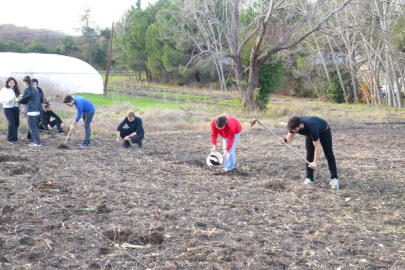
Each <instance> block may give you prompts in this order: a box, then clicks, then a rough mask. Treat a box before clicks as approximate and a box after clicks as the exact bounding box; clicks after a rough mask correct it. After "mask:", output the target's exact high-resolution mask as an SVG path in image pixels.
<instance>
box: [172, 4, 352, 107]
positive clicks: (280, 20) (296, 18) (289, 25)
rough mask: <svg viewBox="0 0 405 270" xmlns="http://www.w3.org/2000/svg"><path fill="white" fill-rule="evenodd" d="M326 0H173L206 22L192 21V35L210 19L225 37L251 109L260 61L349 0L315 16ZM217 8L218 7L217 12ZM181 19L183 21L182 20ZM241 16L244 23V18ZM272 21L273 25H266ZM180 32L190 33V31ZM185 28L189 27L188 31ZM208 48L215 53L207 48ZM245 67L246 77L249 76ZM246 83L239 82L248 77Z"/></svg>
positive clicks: (292, 43) (297, 40) (306, 33)
mask: <svg viewBox="0 0 405 270" xmlns="http://www.w3.org/2000/svg"><path fill="white" fill-rule="evenodd" d="M253 2H254V3H255V5H254V7H255V8H254V10H253V12H252V13H253V15H254V16H252V18H251V20H249V21H247V22H246V21H243V20H242V19H241V17H240V15H241V14H243V15H245V14H246V11H247V7H251V6H252V3H253ZM326 2H328V1H326V0H317V1H316V2H314V1H310V0H292V1H288V2H287V1H284V0H271V1H264V0H263V1H262V0H257V1H241V0H223V1H215V0H177V1H174V4H175V5H176V7H177V9H178V16H179V17H190V14H193V17H194V19H195V18H198V20H199V21H200V22H201V21H205V23H204V24H196V28H194V29H193V30H194V33H193V37H190V36H189V38H190V39H191V40H194V38H195V36H196V35H201V32H204V31H206V30H204V29H201V28H200V27H199V26H202V25H210V26H211V27H213V28H215V29H216V30H215V31H216V32H218V33H219V32H221V34H222V35H223V37H224V38H225V40H226V43H224V45H222V46H224V48H226V51H224V52H225V54H224V55H223V58H230V59H232V61H233V65H232V66H233V71H234V74H235V78H236V82H237V85H238V89H239V91H240V94H241V99H242V103H243V105H244V107H246V108H249V109H250V110H256V109H257V108H258V102H257V100H256V99H255V92H256V89H257V88H258V87H259V75H260V70H261V67H262V66H263V65H266V64H268V63H269V62H268V61H269V60H270V59H271V57H272V56H273V55H276V54H277V53H278V52H280V51H283V50H286V49H289V48H292V47H294V46H296V45H297V44H299V43H300V42H301V41H303V40H304V39H305V38H306V37H308V36H309V35H311V34H312V33H314V32H315V31H318V30H319V29H320V28H321V26H322V25H323V24H324V23H325V22H326V21H328V20H329V19H330V18H331V17H332V16H333V15H334V14H335V13H337V12H338V11H340V10H341V9H343V8H344V7H345V6H346V5H347V4H349V3H350V2H351V0H346V1H344V2H343V3H342V5H340V6H339V7H337V8H336V9H334V10H330V11H329V12H328V13H327V14H326V15H325V16H323V17H320V18H319V17H318V16H317V15H318V13H319V11H320V10H321V8H322V7H324V6H325V7H326V5H325V3H326ZM218 3H222V7H223V9H222V10H221V9H218ZM218 10H220V12H218ZM309 21H312V25H313V26H312V27H310V28H307V26H308V22H309ZM183 22H184V21H183ZM242 22H243V23H242ZM270 25H274V27H270ZM179 29H182V30H183V36H188V35H190V32H188V33H187V34H184V27H180V28H179ZM186 32H187V31H186ZM248 44H249V46H251V47H250V56H249V67H246V66H244V65H243V61H242V53H243V51H244V50H245V48H246V46H248ZM206 47H207V50H205V51H206V52H207V53H214V52H211V51H209V50H208V45H206ZM247 71H248V74H249V76H248V78H247ZM246 79H247V83H243V81H246Z"/></svg>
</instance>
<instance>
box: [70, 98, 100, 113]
mask: <svg viewBox="0 0 405 270" xmlns="http://www.w3.org/2000/svg"><path fill="white" fill-rule="evenodd" d="M72 97H73V99H74V100H75V103H74V104H75V106H76V108H77V110H78V112H79V111H80V112H82V113H94V112H95V111H96V109H95V108H94V106H93V104H92V103H91V102H90V101H88V100H87V99H85V98H84V97H81V96H72Z"/></svg>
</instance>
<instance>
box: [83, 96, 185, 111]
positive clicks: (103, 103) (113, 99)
mask: <svg viewBox="0 0 405 270" xmlns="http://www.w3.org/2000/svg"><path fill="white" fill-rule="evenodd" d="M80 95H81V96H82V97H84V98H86V99H88V100H90V101H91V102H92V103H93V105H94V106H96V107H109V106H113V105H119V104H123V103H131V104H132V105H133V106H134V108H135V109H145V108H166V109H175V108H176V109H177V108H178V105H177V103H179V102H175V101H170V100H164V99H155V98H149V97H133V96H126V95H122V94H115V93H107V95H106V96H103V95H97V94H90V93H81V94H80Z"/></svg>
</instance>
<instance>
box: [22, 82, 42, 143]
mask: <svg viewBox="0 0 405 270" xmlns="http://www.w3.org/2000/svg"><path fill="white" fill-rule="evenodd" d="M31 83H32V86H34V87H36V88H37V89H38V91H39V100H40V101H41V104H42V102H43V101H44V91H43V90H42V89H41V88H39V87H38V80H37V79H35V78H33V79H32V81H31ZM42 113H43V111H42V107H41V113H40V114H39V117H38V127H39V128H40V129H42V128H41V125H40V124H39V123H40V122H41V118H42ZM24 115H25V113H24ZM27 140H29V141H32V136H31V132H30V131H29V130H28V134H27Z"/></svg>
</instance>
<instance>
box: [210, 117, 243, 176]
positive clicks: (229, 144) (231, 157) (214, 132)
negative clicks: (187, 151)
mask: <svg viewBox="0 0 405 270" xmlns="http://www.w3.org/2000/svg"><path fill="white" fill-rule="evenodd" d="M241 131H242V126H241V125H240V123H239V122H238V120H236V119H235V118H233V117H232V116H229V115H226V114H223V115H219V116H218V117H216V118H215V119H214V120H213V121H212V122H211V142H212V149H211V152H216V145H217V137H218V134H219V135H221V137H222V138H224V141H223V149H224V154H223V156H222V157H223V159H224V160H225V171H226V172H228V171H230V170H233V169H234V168H235V145H236V143H237V141H238V139H239V136H240V132H241Z"/></svg>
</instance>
